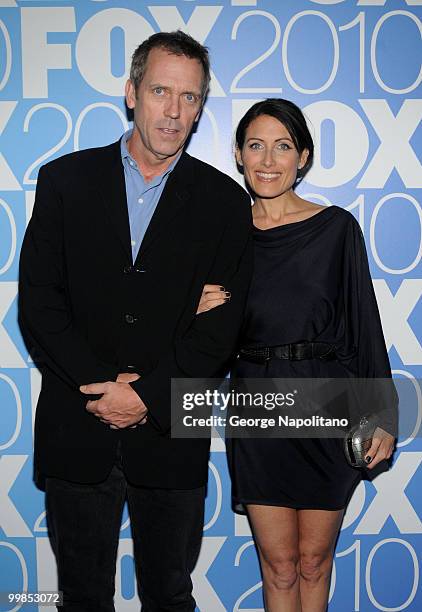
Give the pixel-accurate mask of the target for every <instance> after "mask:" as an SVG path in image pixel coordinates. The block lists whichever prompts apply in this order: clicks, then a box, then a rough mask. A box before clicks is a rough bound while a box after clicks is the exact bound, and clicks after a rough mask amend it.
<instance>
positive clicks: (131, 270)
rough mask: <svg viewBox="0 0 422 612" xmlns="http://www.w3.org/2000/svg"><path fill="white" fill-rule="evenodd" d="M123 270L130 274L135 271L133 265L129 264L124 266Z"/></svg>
mask: <svg viewBox="0 0 422 612" xmlns="http://www.w3.org/2000/svg"><path fill="white" fill-rule="evenodd" d="M123 272H124V273H125V274H130V273H131V272H133V266H129V265H128V266H125V267H124V268H123Z"/></svg>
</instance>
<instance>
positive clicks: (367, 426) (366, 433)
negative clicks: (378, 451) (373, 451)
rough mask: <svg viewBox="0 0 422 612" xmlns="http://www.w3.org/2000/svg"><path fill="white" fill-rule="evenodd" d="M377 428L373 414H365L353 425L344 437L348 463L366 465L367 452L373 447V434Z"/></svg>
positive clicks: (358, 465) (357, 465) (353, 465)
mask: <svg viewBox="0 0 422 612" xmlns="http://www.w3.org/2000/svg"><path fill="white" fill-rule="evenodd" d="M376 428H377V421H376V419H375V417H373V416H363V417H362V418H361V419H360V421H359V423H358V424H357V425H355V426H354V427H352V428H351V429H350V430H349V431H348V432H347V434H346V437H345V438H344V454H345V455H346V459H347V461H348V463H349V464H350V465H351V466H352V467H355V468H361V467H365V466H366V465H368V464H367V462H366V461H365V457H366V454H367V452H368V450H369V449H370V448H371V444H372V436H373V435H374V431H375V430H376Z"/></svg>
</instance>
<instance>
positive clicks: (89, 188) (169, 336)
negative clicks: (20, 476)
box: [20, 31, 251, 612]
mask: <svg viewBox="0 0 422 612" xmlns="http://www.w3.org/2000/svg"><path fill="white" fill-rule="evenodd" d="M208 83H209V60H208V55H207V51H206V49H205V48H204V47H202V46H201V45H200V44H199V43H197V42H196V41H195V40H194V39H192V38H191V37H189V36H187V35H186V34H184V33H182V32H180V31H179V32H173V33H159V34H155V35H153V36H151V37H150V38H149V39H148V40H146V41H144V42H143V43H142V44H141V45H140V46H139V47H138V49H137V50H136V51H135V53H134V55H133V60H132V66H131V73H130V80H129V81H128V82H127V85H126V101H127V106H128V107H129V108H130V109H133V114H134V128H133V131H130V132H127V133H126V134H125V135H124V136H123V138H122V139H121V141H119V142H117V143H115V144H113V145H110V146H107V147H102V148H97V149H90V150H87V151H81V152H78V153H72V154H70V155H66V156H64V157H62V158H60V159H57V160H55V161H53V162H51V163H48V164H46V165H45V166H44V167H42V168H41V169H40V172H39V178H38V185H37V193H36V199H35V206H34V212H33V216H32V219H31V221H30V223H29V226H28V229H27V233H26V236H25V239H24V243H23V247H22V255H21V269H20V322H21V326H22V330H23V332H24V335H25V337H26V339H27V342H28V343H29V345H30V346H31V347H33V348H34V352H35V358H36V359H37V361H38V362H39V363H40V368H41V370H42V375H43V382H42V388H41V393H40V397H39V401H38V407H37V416H36V423H35V475H36V479H37V480H38V481H45V488H46V504H47V510H48V520H49V530H50V534H51V541H52V545H53V549H54V551H55V555H56V559H57V565H58V574H59V588H60V589H61V590H63V593H64V607H63V610H64V611H65V612H66V611H68V610H72V611H73V610H77V611H78V612H82V611H86V610H95V611H96V612H102V611H109V610H114V606H113V594H114V576H115V563H116V554H117V544H118V537H119V529H120V524H121V513H122V508H123V504H124V501H125V499H126V498H127V500H128V503H129V512H130V518H131V525H132V535H133V539H134V551H135V561H136V571H137V578H138V586H139V592H140V597H141V600H142V606H143V608H142V609H143V610H144V612H149V611H157V610H160V611H161V610H180V611H187V610H194V608H195V601H194V599H193V597H192V595H191V590H192V583H191V579H190V572H191V571H192V569H193V567H194V564H195V561H196V558H197V555H198V552H199V547H200V542H201V536H202V525H203V505H204V495H205V484H206V478H207V459H208V452H209V441H207V440H200V439H196V440H185V439H183V440H181V439H172V438H171V436H170V433H169V429H170V424H171V416H170V379H171V377H191V376H198V377H209V376H215V375H218V374H221V372H222V370H223V368H224V366H225V365H226V364H227V362H228V360H229V358H230V357H231V355H232V353H233V350H234V347H235V343H236V338H237V335H238V330H239V327H240V324H241V320H242V311H243V305H244V300H245V296H246V292H247V288H248V284H249V279H250V274H251V242H250V229H251V217H250V201H249V198H248V196H247V194H246V193H245V192H244V191H243V190H242V189H241V188H240V187H239V186H238V185H237V184H236V183H235V182H234V181H232V180H231V179H230V178H228V177H227V176H225V175H223V174H222V173H220V172H219V171H217V170H215V169H213V168H212V167H210V166H208V165H207V164H205V163H203V162H200V161H199V160H196V159H194V158H192V157H190V156H189V155H187V154H186V153H185V152H183V147H184V144H185V142H186V140H187V138H188V136H189V134H190V132H191V130H192V128H193V125H194V123H195V122H196V121H197V120H198V118H199V115H200V112H201V108H202V105H203V102H204V99H205V96H206V92H207V89H208ZM216 282H218V283H224V287H225V289H226V290H227V291H228V292H229V293H227V294H225V295H226V297H227V298H229V297H230V292H231V295H232V297H231V299H228V301H227V304H226V307H225V308H221V309H215V310H212V311H210V312H207V313H204V314H201V315H200V316H196V315H195V313H196V309H197V305H198V302H199V298H200V295H201V291H202V287H203V285H204V284H205V283H216ZM138 425H139V426H138Z"/></svg>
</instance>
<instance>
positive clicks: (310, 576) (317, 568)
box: [299, 550, 333, 583]
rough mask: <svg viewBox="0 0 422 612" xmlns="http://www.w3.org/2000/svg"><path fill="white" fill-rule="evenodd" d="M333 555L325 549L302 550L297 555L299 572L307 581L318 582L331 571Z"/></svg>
mask: <svg viewBox="0 0 422 612" xmlns="http://www.w3.org/2000/svg"><path fill="white" fill-rule="evenodd" d="M332 563H333V556H332V553H331V551H327V550H303V551H301V552H300V557H299V572H300V576H301V578H303V580H306V581H307V582H311V583H312V582H319V581H320V580H321V579H325V578H328V577H329V575H330V573H331V566H332Z"/></svg>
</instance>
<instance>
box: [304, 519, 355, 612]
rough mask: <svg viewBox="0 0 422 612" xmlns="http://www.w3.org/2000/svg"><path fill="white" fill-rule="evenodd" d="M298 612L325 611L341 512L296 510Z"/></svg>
mask: <svg viewBox="0 0 422 612" xmlns="http://www.w3.org/2000/svg"><path fill="white" fill-rule="evenodd" d="M297 514H298V527H299V573H300V579H299V589H300V601H301V604H302V612H325V611H326V609H327V605H328V593H329V589H330V577H331V568H332V563H333V555H334V547H335V544H336V540H337V535H338V532H339V529H340V525H341V522H342V520H343V514H344V510H334V511H333V510H298V511H297Z"/></svg>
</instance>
